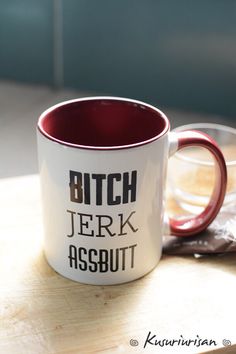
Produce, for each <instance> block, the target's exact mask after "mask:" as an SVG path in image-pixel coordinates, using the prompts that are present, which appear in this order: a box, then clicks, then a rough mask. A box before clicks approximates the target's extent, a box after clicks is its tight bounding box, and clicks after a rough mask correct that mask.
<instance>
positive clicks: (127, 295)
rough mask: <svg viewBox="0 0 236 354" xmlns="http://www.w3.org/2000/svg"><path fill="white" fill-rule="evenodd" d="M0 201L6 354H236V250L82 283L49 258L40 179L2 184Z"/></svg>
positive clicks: (167, 259) (0, 326) (0, 329)
mask: <svg viewBox="0 0 236 354" xmlns="http://www.w3.org/2000/svg"><path fill="white" fill-rule="evenodd" d="M0 198H1V199H0V200H1V202H0V213H1V219H0V220H1V221H0V223H1V228H0V254H1V255H0V290H1V292H0V301H1V307H0V313H1V322H0V353H4V354H15V353H17V354H18V353H19V354H27V353H29V354H39V353H40V354H47V353H61V354H62V353H64V354H65V353H81V354H87V353H105V354H108V353H134V354H135V353H171V354H172V353H187V354H191V353H201V352H206V351H210V350H213V349H218V348H224V345H223V343H224V344H227V343H228V342H227V341H231V344H232V346H231V347H225V350H226V351H225V350H221V349H220V350H218V351H216V353H221V352H222V353H236V329H235V328H236V324H235V318H236V278H235V275H236V257H235V255H234V254H232V255H229V256H221V257H217V256H212V257H209V258H200V259H195V258H194V257H190V256H188V257H176V256H163V258H162V260H161V262H160V264H159V265H158V266H157V267H156V269H155V270H154V271H152V272H151V273H149V274H148V275H147V276H145V277H143V278H142V279H139V280H137V281H134V282H131V283H128V284H123V285H117V286H90V285H83V284H79V283H76V282H73V281H70V280H68V279H65V278H63V277H62V276H60V275H58V274H57V273H56V272H54V271H53V270H52V269H51V268H50V267H49V265H48V264H47V262H46V260H45V258H44V255H43V251H42V233H43V231H42V221H41V210H40V197H39V179H38V176H36V175H32V176H25V177H17V178H10V179H2V180H0ZM149 332H151V336H153V335H156V337H155V338H154V339H156V340H157V341H160V340H161V341H163V340H164V339H168V340H172V339H176V340H180V339H183V338H184V339H186V340H189V339H192V340H196V339H199V338H201V339H202V340H203V339H206V340H207V341H208V343H209V341H210V340H215V341H216V342H217V346H216V347H215V346H213V345H211V346H210V345H208V346H207V345H204V346H199V347H197V346H196V345H195V346H194V345H193V344H192V345H190V346H189V347H187V346H180V345H177V344H175V346H174V347H170V346H164V347H160V345H157V346H154V345H151V344H150V343H147V345H146V347H145V348H144V343H145V340H146V338H147V336H148V333H149ZM181 336H183V337H181ZM197 336H199V337H197ZM154 339H153V341H154ZM224 340H225V341H224ZM226 340H227V341H226ZM130 343H131V344H133V346H132V345H131V344H130ZM160 343H162V342H160ZM134 344H138V345H134Z"/></svg>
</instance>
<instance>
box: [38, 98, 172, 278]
mask: <svg viewBox="0 0 236 354" xmlns="http://www.w3.org/2000/svg"><path fill="white" fill-rule="evenodd" d="M94 100H95V98H94ZM97 100H100V101H101V100H102V98H97ZM103 100H104V101H106V99H105V98H103ZM107 100H108V101H109V98H107ZM121 100H122V99H121ZM81 101H82V102H83V100H76V101H71V102H70V103H64V104H61V105H60V106H59V107H58V106H57V108H52V109H51V110H50V111H49V112H46V113H45V114H44V116H43V117H41V123H39V129H38V131H37V138H38V156H39V169H40V181H41V191H42V205H43V222H44V251H45V255H46V258H47V260H48V263H49V264H50V265H51V266H52V268H54V269H55V270H56V271H57V272H58V273H60V274H61V275H63V276H65V277H67V278H70V279H72V280H75V281H79V282H82V283H88V284H97V285H108V284H119V283H124V282H128V281H131V280H134V279H137V278H139V277H141V276H143V275H145V274H146V273H148V272H149V271H151V270H152V269H153V268H154V267H155V266H156V265H157V263H158V261H159V260H160V257H161V253H162V236H163V216H164V208H163V200H164V196H163V193H164V187H165V175H166V167H167V166H166V165H167V159H168V132H169V126H168V121H167V119H166V118H165V124H164V123H163V121H162V125H161V128H159V131H157V133H158V134H156V136H155V138H151V139H149V141H147V140H145V137H144V139H143V140H142V141H141V139H140V137H138V141H139V142H138V143H136V142H134V140H132V139H133V138H132V139H131V138H129V137H128V138H127V141H126V142H128V144H126V142H125V144H123V145H118V144H116V145H114V146H110V145H106V146H101V143H100V142H99V145H97V146H96V145H95V144H94V145H93V146H92V145H91V146H89V145H85V144H84V145H79V144H77V143H75V144H74V143H73V142H72V143H71V142H70V141H69V142H68V140H70V138H68V137H65V139H64V137H63V139H62V137H61V136H60V137H59V138H58V136H57V133H55V136H53V129H54V127H51V126H50V124H49V125H47V123H46V122H47V119H50V114H52V112H54V113H53V114H55V112H57V110H59V111H58V112H59V113H58V114H55V117H56V116H57V115H58V117H60V112H61V111H60V110H62V108H61V107H63V109H64V110H66V108H67V110H66V112H67V111H68V113H66V114H68V117H69V115H70V106H71V105H73V104H74V103H75V102H76V104H77V105H79V104H80V103H81ZM109 102H110V101H109ZM128 102H131V103H132V104H136V105H139V106H140V107H139V109H140V110H141V104H142V103H140V102H138V101H132V100H130V101H128ZM136 108H137V107H136ZM150 109H152V108H150ZM140 114H142V115H143V117H142V119H141V121H143V123H142V124H143V125H144V126H145V117H146V116H145V109H143V112H142V113H140ZM155 114H156V116H157V117H156V119H160V120H161V119H163V118H162V117H160V118H158V114H157V111H155ZM63 115H64V113H63ZM55 117H54V118H55ZM54 118H53V119H54ZM111 119H112V117H111ZM43 121H44V123H43ZM55 122H56V124H60V118H55ZM68 124H69V118H68ZM139 124H141V123H140V122H139ZM78 128H79V127H78ZM68 129H70V127H68ZM71 129H72V128H71ZM82 129H83V128H82ZM86 129H87V128H86ZM141 130H142V128H141V129H140V131H141ZM55 131H56V129H55ZM134 131H135V129H134ZM48 132H49V133H48ZM63 134H64V133H62V135H63ZM65 134H66V133H65ZM86 134H87V135H88V141H89V139H90V138H89V134H90V133H89V132H86ZM91 134H92V133H91ZM123 134H128V135H130V134H131V131H130V132H125V131H124V133H123ZM59 135H60V134H59ZM69 135H70V134H69ZM54 138H55V139H54ZM60 139H61V140H60ZM66 139H67V140H66ZM101 139H102V138H101ZM71 140H73V139H71ZM119 141H120V138H119ZM130 142H131V143H130ZM140 142H141V143H140ZM109 144H110V143H109Z"/></svg>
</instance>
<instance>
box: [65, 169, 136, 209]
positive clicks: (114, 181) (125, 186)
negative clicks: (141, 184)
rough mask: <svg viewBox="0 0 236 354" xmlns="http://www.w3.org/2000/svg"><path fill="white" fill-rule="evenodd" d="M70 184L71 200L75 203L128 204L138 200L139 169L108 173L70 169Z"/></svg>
mask: <svg viewBox="0 0 236 354" xmlns="http://www.w3.org/2000/svg"><path fill="white" fill-rule="evenodd" d="M69 186H70V200H71V201H72V202H75V203H84V204H93V203H94V204H95V205H103V204H104V203H107V205H118V204H126V203H129V202H135V201H136V189H137V171H132V172H124V173H110V174H107V175H106V174H96V173H91V174H90V173H81V172H77V171H70V183H69ZM92 188H93V191H94V192H93V193H91V189H92ZM117 190H119V191H120V192H117ZM115 191H116V192H115ZM104 196H105V197H104ZM103 199H104V200H103Z"/></svg>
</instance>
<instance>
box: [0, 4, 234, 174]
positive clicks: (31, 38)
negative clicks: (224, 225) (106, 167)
mask: <svg viewBox="0 0 236 354" xmlns="http://www.w3.org/2000/svg"><path fill="white" fill-rule="evenodd" d="M235 58H236V0H198V1H196V0H178V1H175V0H145V1H143V0H142V1H141V0H119V1H115V0H99V1H96V0H89V1H88V0H69V1H66V0H21V1H18V0H0V166H1V167H0V177H9V176H15V175H22V174H28V173H35V172H37V154H36V139H35V126H36V122H37V119H38V116H39V114H40V113H41V112H42V111H43V110H44V109H46V108H48V107H49V106H51V105H53V104H55V103H57V102H60V101H63V100H67V99H71V98H76V97H82V96H88V95H90V96H91V95H116V96H123V97H129V98H134V99H140V100H143V101H145V102H147V103H151V104H154V105H156V106H158V107H159V108H161V109H162V110H164V111H165V112H166V113H167V115H168V117H169V119H170V121H171V126H172V127H176V126H178V125H182V124H186V123H190V122H216V123H222V124H226V125H229V126H232V127H236V99H235V97H236V59H235Z"/></svg>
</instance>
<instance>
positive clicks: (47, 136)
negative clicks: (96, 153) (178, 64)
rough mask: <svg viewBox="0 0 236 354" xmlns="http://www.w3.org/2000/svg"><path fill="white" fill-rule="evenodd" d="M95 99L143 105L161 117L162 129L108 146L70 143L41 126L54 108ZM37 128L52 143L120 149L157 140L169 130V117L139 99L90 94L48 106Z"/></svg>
mask: <svg viewBox="0 0 236 354" xmlns="http://www.w3.org/2000/svg"><path fill="white" fill-rule="evenodd" d="M97 100H108V101H120V102H124V103H133V104H136V105H139V106H140V108H141V107H142V106H143V107H145V108H147V109H149V110H151V111H153V112H154V113H156V114H157V115H158V116H159V117H161V118H162V119H163V121H164V123H165V124H164V128H163V129H162V131H161V132H160V133H158V134H156V135H155V136H153V137H151V138H149V139H146V140H142V141H139V142H136V143H131V144H124V145H114V146H113V145H111V146H110V145H109V146H93V145H83V144H75V143H71V142H68V141H64V140H61V139H58V138H56V137H54V136H53V135H51V134H49V133H48V132H47V131H46V130H45V129H44V128H43V122H44V120H45V119H46V118H47V117H48V115H49V114H50V113H52V112H53V111H55V110H56V109H58V108H61V107H64V106H67V105H68V106H70V105H71V104H74V103H77V102H84V101H97ZM37 129H38V131H39V133H40V134H42V135H43V136H44V137H45V138H46V139H48V140H50V141H52V142H54V143H58V144H60V145H64V146H67V147H71V148H77V149H86V150H121V149H130V148H135V147H139V146H143V145H146V144H149V143H152V142H154V141H156V140H158V139H159V138H161V137H162V136H164V135H165V134H166V133H167V132H168V131H169V130H170V122H169V119H168V118H167V116H166V115H165V113H163V112H162V111H161V110H160V109H158V108H156V107H155V106H153V105H151V104H148V103H145V102H143V101H140V100H135V99H130V98H124V97H117V96H90V97H82V98H75V99H71V100H66V101H62V102H60V103H57V104H55V105H53V106H51V107H49V108H48V109H46V110H45V111H44V112H43V113H41V115H40V116H39V119H38V123H37Z"/></svg>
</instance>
